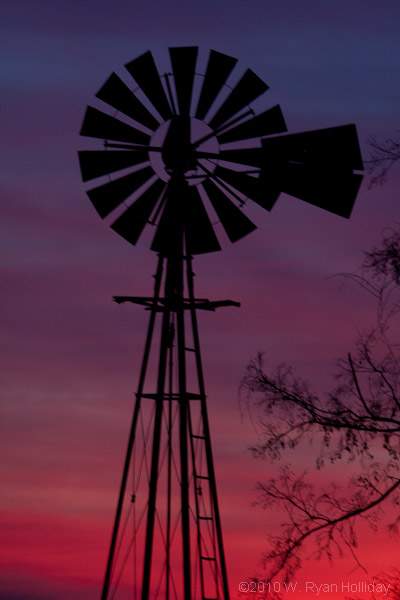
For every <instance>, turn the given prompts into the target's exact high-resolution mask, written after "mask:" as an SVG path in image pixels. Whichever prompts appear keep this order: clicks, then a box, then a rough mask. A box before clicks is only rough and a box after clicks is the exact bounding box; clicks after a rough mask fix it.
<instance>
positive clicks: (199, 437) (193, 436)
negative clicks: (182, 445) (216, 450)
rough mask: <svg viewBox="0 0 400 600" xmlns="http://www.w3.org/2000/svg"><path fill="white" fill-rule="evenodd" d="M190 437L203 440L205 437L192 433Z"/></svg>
mask: <svg viewBox="0 0 400 600" xmlns="http://www.w3.org/2000/svg"><path fill="white" fill-rule="evenodd" d="M192 438H196V440H205V439H206V438H205V437H204V435H194V434H193V435H192Z"/></svg>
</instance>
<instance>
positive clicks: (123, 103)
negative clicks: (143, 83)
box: [96, 73, 159, 131]
mask: <svg viewBox="0 0 400 600" xmlns="http://www.w3.org/2000/svg"><path fill="white" fill-rule="evenodd" d="M96 97H97V98H99V99H100V100H103V102H106V103H107V104H109V105H110V106H113V107H114V108H116V109H117V110H119V111H120V112H122V113H124V114H125V115H127V116H128V117H131V118H132V119H134V120H135V121H137V122H138V123H141V124H142V125H144V126H145V127H148V129H151V131H154V130H155V129H157V127H158V126H159V122H158V121H157V119H156V118H155V117H154V116H153V115H152V114H151V112H150V111H149V110H147V108H146V107H145V106H144V104H142V103H141V102H140V100H139V99H138V98H137V97H136V96H135V94H134V93H133V92H131V90H130V89H129V88H128V86H127V85H125V83H124V82H123V81H122V80H121V79H120V78H119V77H118V75H116V74H115V73H112V74H111V75H110V77H109V78H108V79H107V81H106V82H105V84H104V85H103V87H102V88H101V89H100V90H99V91H98V92H97V94H96Z"/></svg>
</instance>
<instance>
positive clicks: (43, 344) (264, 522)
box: [0, 0, 400, 600]
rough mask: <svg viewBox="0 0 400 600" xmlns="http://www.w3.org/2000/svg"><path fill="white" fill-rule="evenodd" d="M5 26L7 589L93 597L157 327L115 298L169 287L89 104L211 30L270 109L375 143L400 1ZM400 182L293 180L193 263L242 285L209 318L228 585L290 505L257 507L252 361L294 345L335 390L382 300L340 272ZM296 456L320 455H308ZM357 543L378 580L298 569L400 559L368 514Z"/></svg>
mask: <svg viewBox="0 0 400 600" xmlns="http://www.w3.org/2000/svg"><path fill="white" fill-rule="evenodd" d="M0 23H1V30H2V31H1V40H2V41H1V44H2V52H1V59H0V60H1V72H2V81H3V85H2V94H1V104H2V109H1V113H0V115H1V116H0V118H1V121H2V124H1V132H2V152H1V155H2V156H1V165H0V169H1V211H2V217H1V229H2V235H1V243H2V258H1V270H2V275H1V282H2V283H1V286H2V292H1V309H2V325H1V327H2V334H1V353H2V386H1V388H2V390H1V395H2V398H1V413H2V418H1V427H2V435H1V446H2V450H1V452H2V463H1V482H2V484H1V488H2V489H1V505H2V515H3V516H2V530H3V533H2V538H3V544H2V545H3V548H2V554H3V556H2V564H3V573H2V583H1V587H0V599H1V600H51V599H53V598H57V599H58V600H74V599H75V598H76V599H78V598H79V599H82V598H85V599H87V600H92V599H94V598H98V597H99V594H100V588H101V582H102V578H103V572H104V566H105V562H106V556H107V551H108V544H109V537H110V532H111V525H112V519H113V514H114V507H115V503H116V500H117V489H118V486H119V479H120V474H121V470H122V461H123V455H124V452H125V445H126V440H127V436H128V423H129V420H130V415H131V412H132V409H133V394H132V392H134V391H135V386H136V385H137V380H138V376H139V368H140V362H141V354H142V351H143V345H144V338H145V334H146V322H145V319H144V317H143V311H142V309H141V308H140V307H137V306H134V305H129V306H128V305H123V306H118V305H116V304H115V303H113V302H112V296H113V295H147V294H151V291H152V284H153V279H152V277H151V276H152V275H153V273H154V271H155V267H156V255H155V254H154V253H152V252H150V251H149V250H148V248H146V247H145V245H141V244H139V245H138V246H137V247H133V246H131V245H130V244H128V243H127V242H126V241H125V240H123V239H122V238H120V237H119V236H118V235H117V234H115V233H114V232H113V231H112V230H111V229H109V228H108V227H107V226H106V225H105V224H104V223H103V222H102V221H101V219H99V218H98V215H97V214H96V212H95V211H94V209H93V207H92V206H91V204H90V202H89V201H88V199H87V197H86V194H85V192H84V190H85V187H84V185H83V184H82V182H81V177H80V171H79V165H78V158H77V151H78V150H81V149H85V148H88V147H89V146H88V145H87V142H86V140H84V139H82V138H80V137H79V131H80V127H81V124H82V120H83V115H84V111H85V107H86V105H87V104H89V103H91V102H92V101H93V96H94V94H95V93H96V92H97V91H98V89H99V88H100V86H101V85H102V84H103V83H104V81H105V80H106V78H107V77H108V76H109V74H110V73H111V72H112V71H117V72H120V71H121V69H122V67H123V65H124V64H125V63H127V62H128V61H130V60H132V59H133V58H135V57H137V56H138V55H140V54H142V53H143V52H145V51H147V50H148V49H151V50H152V52H153V54H154V56H155V58H156V62H157V64H158V65H159V67H160V70H161V71H164V70H167V69H169V66H168V62H167V56H168V52H167V48H168V47H169V46H180V45H198V46H199V47H200V52H201V57H202V58H201V60H202V61H203V64H205V60H206V57H207V53H208V50H209V49H211V48H212V49H215V50H219V51H220V52H224V53H226V54H229V55H231V56H234V57H236V58H238V59H239V63H238V69H245V68H247V67H250V68H251V69H253V70H254V71H255V72H256V73H257V74H258V75H259V76H260V77H261V78H262V79H263V80H264V81H266V82H267V83H268V85H269V86H270V90H269V91H268V93H267V95H266V99H265V102H268V104H267V107H269V106H273V105H274V104H276V103H279V104H280V105H281V107H282V110H283V113H284V116H285V119H286V123H287V126H288V130H289V131H290V132H300V131H305V130H310V129H319V128H324V127H331V126H337V125H343V124H347V123H355V124H356V126H357V130H358V134H359V139H360V145H361V151H362V155H363V157H364V159H365V158H368V146H367V144H366V140H367V138H368V136H370V135H371V134H375V135H376V136H377V138H378V139H385V138H386V137H388V136H390V135H392V134H393V132H394V131H396V130H398V127H399V125H398V123H399V121H398V118H399V106H400V85H399V81H400V78H399V66H400V52H399V50H400V35H399V34H400V5H399V3H398V1H397V0H385V1H384V2H381V3H378V2H376V0H374V1H371V0H363V1H362V2H361V1H359V0H347V1H346V2H345V1H343V0H335V1H331V0H325V1H324V2H321V1H318V0H303V1H301V2H300V1H295V0H280V1H278V0H247V1H244V0H237V1H236V2H228V1H227V0H213V1H212V2H211V1H210V0H205V1H203V2H201V3H200V2H199V3H195V2H193V1H192V0H186V1H183V0H182V1H177V0H176V1H170V0H166V1H164V2H162V1H161V0H149V1H148V2H146V3H145V2H138V1H128V0H125V1H122V0H116V1H114V2H112V3H111V2H106V1H105V0H97V1H96V2H94V1H93V0H87V1H83V2H81V1H77V0H70V1H69V2H54V0H53V1H41V0H38V1H36V2H32V1H28V0H20V1H19V2H12V1H9V0H4V1H3V2H2V5H1V8H0ZM267 96H268V98H267ZM263 101H264V100H263ZM255 107H256V108H258V105H257V103H255ZM399 187H400V172H399V170H397V172H396V171H393V173H392V174H391V175H390V178H389V180H388V182H387V183H386V184H385V185H384V186H383V187H378V188H374V189H372V190H369V189H368V178H367V177H366V178H365V180H364V182H363V184H362V187H361V189H360V192H359V195H358V198H357V201H356V205H355V207H354V210H353V213H352V216H351V218H350V220H346V219H343V218H341V217H338V216H335V215H332V214H330V213H328V212H325V211H322V210H320V209H318V208H316V207H313V206H311V205H307V204H305V203H304V202H301V201H300V200H297V199H295V198H291V197H289V196H285V195H281V197H280V198H279V200H278V202H277V203H276V205H275V207H274V209H273V210H272V211H271V213H267V212H265V211H264V210H263V209H261V208H260V207H257V206H254V207H250V209H249V212H248V215H249V216H250V217H251V218H252V220H255V221H256V223H257V225H258V229H257V230H256V231H255V232H253V233H252V234H251V235H249V236H247V237H246V238H244V239H242V240H240V241H239V242H237V243H235V244H233V245H229V244H228V243H226V244H225V245H224V247H223V251H222V252H219V253H217V254H212V255H204V256H199V257H197V258H196V260H195V271H196V293H197V295H198V296H199V297H208V298H210V299H216V300H221V299H231V300H234V301H238V302H240V303H241V307H240V308H233V307H231V308H224V309H220V310H219V311H218V312H216V313H205V314H201V315H199V326H200V335H201V347H202V354H203V362H204V371H205V378H206V389H207V394H208V399H209V400H208V402H209V413H210V420H211V430H212V440H213V449H214V459H215V468H216V473H217V482H218V490H219V501H220V507H221V514H222V523H223V530H224V540H225V546H226V555H227V562H228V575H229V580H230V588H231V594H232V598H235V597H237V592H238V589H239V583H240V582H241V581H247V580H248V579H249V577H251V576H252V575H253V574H254V573H255V572H260V565H259V561H260V558H261V555H262V552H263V550H264V548H265V545H266V543H267V541H268V535H269V533H268V532H273V531H275V532H276V531H277V530H278V529H279V525H278V523H279V519H280V517H281V515H277V514H274V513H271V512H270V513H267V512H266V511H264V510H262V509H261V508H260V507H259V506H254V501H255V500H256V497H257V495H256V492H255V483H256V482H257V481H259V480H260V481H262V479H263V478H267V477H269V476H271V474H272V473H273V472H274V469H276V468H277V467H276V465H270V464H269V463H267V462H263V461H257V460H255V459H254V458H253V457H252V456H251V453H250V452H249V451H248V446H249V444H251V443H252V442H254V441H255V439H257V433H256V432H255V431H254V428H253V425H252V422H251V419H250V418H249V416H248V415H247V414H246V410H245V407H244V406H243V403H242V404H241V403H240V400H239V393H238V388H239V384H240V381H241V378H242V377H243V374H244V371H245V368H246V365H247V363H248V361H249V360H250V359H251V358H252V357H254V356H255V355H256V354H257V352H259V351H264V352H265V357H266V360H267V362H268V364H269V365H271V366H274V365H277V364H279V363H281V362H287V363H288V364H292V365H294V367H295V368H296V372H297V373H299V374H301V375H302V376H304V377H306V378H308V379H309V380H310V381H312V382H313V383H314V384H315V386H316V388H317V389H318V390H324V389H329V386H330V385H331V381H332V375H333V374H334V372H335V359H336V358H337V357H340V356H343V355H345V354H346V352H347V351H348V350H349V348H351V344H352V341H353V340H354V338H355V336H356V335H357V331H360V330H362V329H363V328H364V327H367V326H368V325H369V323H370V322H371V321H372V320H373V317H374V310H375V307H374V304H373V301H372V300H371V299H370V298H368V297H366V295H365V293H363V292H362V291H361V290H359V289H358V288H356V287H354V286H353V285H351V284H349V283H346V284H345V285H343V281H342V280H341V279H340V278H337V277H334V275H335V274H337V273H343V272H349V271H353V270H355V269H357V267H358V266H359V265H360V263H361V261H362V251H363V250H368V249H369V248H371V246H373V245H375V244H378V243H379V240H380V239H381V235H382V232H383V231H384V230H385V228H388V227H391V226H393V224H394V223H396V222H397V223H398V222H399V198H398V190H399ZM292 460H294V462H295V463H296V465H297V464H298V465H299V467H300V468H307V469H310V471H312V469H313V461H312V453H311V452H306V451H305V452H304V454H303V455H301V456H296V457H295V458H292ZM313 476H314V477H316V475H315V474H314V475H313ZM331 476H332V477H333V476H336V477H337V478H338V481H339V482H340V481H342V479H343V478H342V473H341V472H340V470H339V471H338V470H336V471H333V472H332V473H328V474H327V475H326V477H327V478H328V479H329V478H330V477H331ZM341 478H342V479H341ZM316 481H317V480H316ZM359 548H360V555H361V557H362V559H363V560H364V563H365V564H366V565H367V567H368V576H367V575H366V574H365V573H364V572H360V570H358V571H355V570H354V563H353V562H352V560H351V559H350V558H349V557H348V556H347V555H346V556H344V557H342V558H340V557H337V558H336V560H335V562H334V564H333V565H332V566H330V565H329V564H328V563H327V562H324V560H321V561H319V562H318V563H315V562H314V561H313V560H311V559H310V560H309V561H307V562H306V566H305V568H304V570H303V571H302V572H301V573H299V578H298V580H299V582H300V583H299V585H300V584H302V582H304V581H307V580H310V579H311V580H312V581H314V580H316V581H317V580H318V582H320V583H330V582H331V583H334V582H342V581H348V580H351V581H365V580H367V579H368V577H369V575H373V574H374V573H377V572H379V571H380V570H382V568H385V567H386V566H387V565H388V564H389V562H388V561H391V560H392V561H393V560H394V557H395V556H396V545H395V542H394V541H393V540H391V539H388V538H387V535H386V533H384V532H381V533H378V534H372V533H371V532H369V531H364V530H362V531H360V544H359ZM397 552H398V550H397ZM292 595H293V594H291V593H288V594H287V595H286V597H287V598H290V597H291V596H292ZM314 596H315V593H313V592H312V591H309V592H308V593H307V594H306V593H304V595H303V594H302V598H312V597H314ZM325 597H326V598H328V599H329V600H336V598H341V597H342V595H341V594H339V595H335V594H334V593H330V594H328V593H326V594H325ZM363 597H367V596H363Z"/></svg>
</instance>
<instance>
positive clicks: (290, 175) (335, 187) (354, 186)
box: [282, 163, 363, 219]
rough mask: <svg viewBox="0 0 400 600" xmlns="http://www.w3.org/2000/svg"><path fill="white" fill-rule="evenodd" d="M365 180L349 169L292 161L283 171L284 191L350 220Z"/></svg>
mask: <svg viewBox="0 0 400 600" xmlns="http://www.w3.org/2000/svg"><path fill="white" fill-rule="evenodd" d="M362 179H363V176H362V175H360V174H358V173H357V174H356V173H352V172H351V170H350V169H349V170H345V171H343V170H342V171H340V170H339V171H338V170H336V169H335V170H334V169H333V168H329V167H327V168H320V167H317V166H315V165H301V164H296V163H289V164H287V165H286V167H285V169H284V171H283V177H282V191H283V192H285V193H286V194H289V195H290V196H294V197H295V198H299V199H300V200H304V201H305V202H308V203H309V204H313V205H314V206H318V207H319V208H323V209H324V210H327V211H329V212H331V213H334V214H336V215H339V216H341V217H345V218H347V219H348V218H349V217H350V215H351V211H352V208H353V205H354V202H355V199H356V196H357V193H358V190H359V188H360V185H361V181H362Z"/></svg>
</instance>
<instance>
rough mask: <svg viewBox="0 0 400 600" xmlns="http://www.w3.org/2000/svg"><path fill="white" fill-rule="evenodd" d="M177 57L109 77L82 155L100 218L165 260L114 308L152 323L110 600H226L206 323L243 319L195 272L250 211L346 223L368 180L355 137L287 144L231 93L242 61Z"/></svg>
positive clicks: (270, 121) (328, 134)
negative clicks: (164, 68)
mask: <svg viewBox="0 0 400 600" xmlns="http://www.w3.org/2000/svg"><path fill="white" fill-rule="evenodd" d="M169 55H170V61H171V67H172V72H168V73H166V74H164V75H162V76H160V74H159V72H158V69H157V66H156V63H155V61H154V58H153V56H152V54H151V52H146V53H145V54H143V55H141V56H139V57H138V58H136V59H134V60H132V61H131V62H129V63H128V64H126V65H125V67H126V71H127V73H126V78H125V80H123V79H122V78H120V77H119V76H118V75H117V74H115V73H112V74H111V76H110V77H109V78H108V79H107V81H106V82H105V84H104V85H103V86H102V87H101V89H100V90H99V92H98V93H97V94H96V97H97V98H98V100H99V101H100V102H101V103H102V110H99V109H98V108H95V107H90V106H89V107H88V108H87V111H86V114H85V117H84V121H83V125H82V129H81V135H82V136H86V137H91V138H97V139H100V140H103V141H104V149H102V150H98V149H96V150H84V151H81V152H79V160H80V166H81V171H82V178H83V181H84V182H87V181H92V180H94V179H96V180H97V185H96V186H95V187H91V188H90V189H89V190H88V191H87V195H88V196H89V199H90V200H91V202H92V204H93V205H94V207H95V209H96V211H97V212H98V213H99V215H100V217H101V218H103V219H105V220H106V221H107V222H109V223H110V225H111V228H112V229H113V230H114V231H116V232H117V233H118V234H120V235H121V236H122V237H123V238H125V239H126V240H127V241H128V242H130V243H131V244H134V245H135V244H136V243H137V242H138V240H139V238H140V237H141V236H142V237H143V238H144V239H147V238H149V235H150V234H151V240H150V247H151V250H153V251H154V252H156V253H157V255H158V264H157V270H156V274H155V276H154V293H153V295H152V296H148V297H143V296H134V297H132V296H117V297H114V299H115V300H116V301H117V302H119V303H122V302H133V303H136V304H139V305H142V306H144V307H145V309H146V310H147V311H148V312H149V323H148V330H147V337H146V342H145V347H144V353H143V360H142V366H141V371H140V377H139V383H138V388H137V392H136V401H135V407H134V413H133V419H132V425H131V430H130V435H129V441H128V447H127V453H126V458H125V463H124V468H123V475H122V482H121V488H120V493H119V499H118V504H117V510H116V516H115V522H114V528H113V533H112V539H111V544H110V551H109V557H108V562H107V568H106V574H105V580H104V586H103V591H102V600H107V599H109V598H114V597H117V596H116V594H117V593H118V590H119V589H121V587H122V594H124V593H125V592H124V590H126V589H127V588H128V587H130V588H131V591H130V595H129V596H127V595H126V596H124V595H122V596H121V597H122V598H124V597H129V598H131V597H132V594H133V597H134V598H141V600H149V599H152V600H153V599H156V598H165V599H166V600H170V599H172V598H179V600H181V599H184V600H194V599H199V600H217V599H224V600H228V599H229V597H230V594H229V588H228V580H227V571H226V564H225V555H224V547H223V539H222V529H221V518H220V512H219V505H218V498H217V488H216V480H215V472H214V465H213V457H212V448H211V440H210V428H209V421H208V413H207V404H206V392H205V385H204V377H203V369H202V361H201V354H200V343H199V335H198V326H197V311H198V310H212V311H213V310H215V309H217V308H220V307H224V306H229V305H238V304H237V303H235V302H232V301H230V300H222V301H211V300H209V299H206V298H196V296H195V293H194V273H193V266H192V259H193V256H194V255H196V254H202V253H208V252H214V251H217V250H220V249H221V246H220V238H221V237H223V236H224V234H226V236H227V238H228V239H229V240H230V241H231V242H236V241H237V240H239V239H240V238H242V237H244V236H245V235H247V234H248V233H250V232H251V231H253V230H254V229H255V228H256V226H255V224H254V223H253V222H252V221H251V220H250V219H249V218H248V217H247V216H246V214H245V212H244V211H243V210H242V209H243V207H245V205H246V203H247V202H248V201H253V202H255V203H257V204H258V205H260V206H261V207H263V208H264V209H266V210H271V209H272V207H273V206H274V204H275V202H276V200H277V199H278V196H279V195H280V193H281V192H285V193H287V194H289V195H292V196H294V197H296V198H299V199H301V200H304V201H306V202H308V203H311V204H314V205H316V206H318V207H320V208H323V209H326V210H328V211H330V212H332V213H335V214H337V215H340V216H343V217H346V218H348V217H349V216H350V213H351V210H352V207H353V204H354V201H355V198H356V195H357V192H358V189H359V186H360V183H361V180H362V175H361V174H359V173H354V170H356V171H362V169H363V165H362V160H361V156H360V150H359V145H358V138H357V133H356V129H355V126H354V125H345V126H342V127H333V128H329V129H322V130H317V131H309V132H305V133H296V134H288V133H287V129H286V125H285V120H284V117H283V114H282V111H281V109H280V107H279V106H273V107H271V108H268V109H267V110H265V111H264V112H261V113H260V114H255V112H254V110H253V109H252V108H251V107H250V103H252V102H253V101H255V100H256V99H258V98H259V97H262V96H263V94H264V93H265V92H266V91H267V90H268V86H267V85H266V84H265V83H264V82H263V81H262V80H261V79H260V78H259V77H258V76H257V75H256V74H255V73H254V72H253V71H252V70H251V69H247V70H246V71H245V72H244V73H243V75H242V76H241V77H240V78H239V80H238V81H237V82H236V83H235V84H234V85H233V86H230V85H229V81H230V80H231V78H232V72H233V70H234V68H235V67H236V63H237V60H236V59H235V58H232V57H231V56H227V55H225V54H221V53H219V52H216V51H214V50H211V52H210V54H209V58H208V63H207V67H206V70H205V73H204V75H199V74H197V72H196V62H197V56H198V48H197V47H179V48H170V49H169ZM105 105H107V106H105ZM146 235H147V238H146ZM156 332H157V333H158V336H159V342H158V344H157V343H155V342H154V338H155V337H156ZM128 523H130V524H131V525H132V532H131V534H130V537H127V536H126V535H125V533H126V530H127V524H128ZM131 555H132V558H128V557H130V556H131ZM128 563H129V566H130V571H131V574H132V579H131V580H130V583H127V581H126V580H125V579H124V577H125V575H124V573H125V566H126V565H127V564H128Z"/></svg>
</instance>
